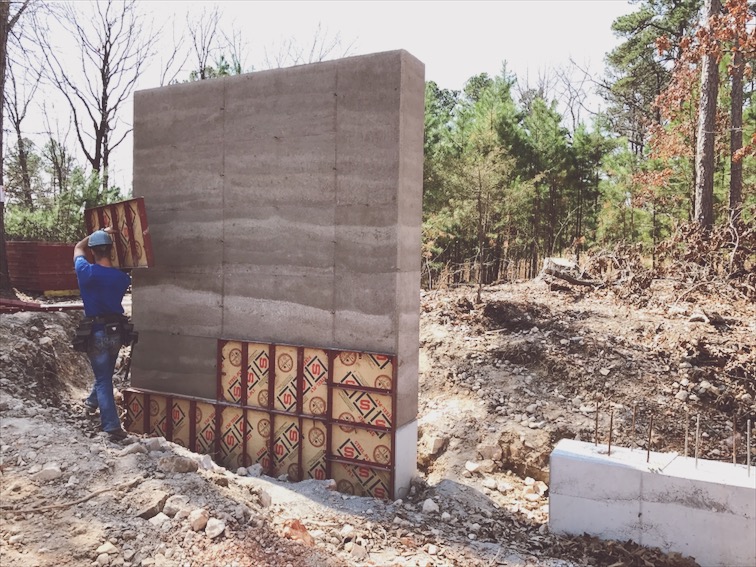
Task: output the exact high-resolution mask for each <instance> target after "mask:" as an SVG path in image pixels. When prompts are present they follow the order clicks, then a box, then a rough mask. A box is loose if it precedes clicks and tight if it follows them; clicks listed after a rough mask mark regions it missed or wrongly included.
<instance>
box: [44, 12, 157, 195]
mask: <svg viewBox="0 0 756 567" xmlns="http://www.w3.org/2000/svg"><path fill="white" fill-rule="evenodd" d="M89 6H90V8H91V10H92V13H93V14H94V16H93V17H87V15H85V14H83V13H82V3H75V4H72V3H69V4H66V5H64V6H63V8H62V9H61V16H62V17H61V18H59V21H60V24H61V25H62V26H63V28H64V29H65V31H66V32H67V36H68V38H69V39H70V40H72V41H73V42H75V44H76V45H77V47H78V51H79V53H78V56H79V65H80V69H81V74H80V76H78V75H76V74H74V73H71V72H70V65H68V64H67V62H63V61H62V60H61V58H60V55H59V53H60V51H59V49H58V47H57V46H56V45H54V44H53V43H52V40H51V38H52V37H53V34H51V33H49V29H48V27H47V26H44V25H39V26H38V27H37V36H38V41H39V43H40V45H41V46H42V48H43V52H44V54H45V58H46V60H47V62H48V64H49V72H48V76H47V78H48V80H49V81H50V82H51V83H52V84H53V85H54V86H55V87H56V88H57V89H58V90H59V91H60V92H61V94H62V95H63V97H64V98H65V100H66V101H67V103H68V105H69V108H70V110H71V113H72V115H73V118H74V129H75V131H76V137H77V139H78V141H79V145H80V147H81V150H82V152H83V153H84V155H85V157H86V159H87V161H88V162H89V164H90V166H91V167H92V169H93V170H94V171H96V172H98V173H100V174H101V176H102V187H103V188H107V187H108V167H109V165H110V164H109V162H110V154H111V152H112V151H113V149H114V148H115V147H117V146H118V144H120V143H121V142H122V141H123V139H124V138H125V136H126V135H127V134H128V132H129V131H130V129H127V131H126V132H125V133H121V134H119V135H118V139H117V142H116V143H115V144H113V142H112V138H113V133H114V131H115V130H116V129H117V128H118V125H119V123H120V115H121V110H122V106H123V104H124V103H125V102H126V100H127V99H128V98H129V97H130V96H131V94H132V92H133V90H134V85H135V83H136V81H137V79H138V78H139V75H140V73H141V72H142V69H143V67H144V65H145V63H146V61H147V60H148V59H149V58H150V57H151V56H152V55H153V51H154V46H155V42H156V41H157V37H158V35H157V33H156V32H154V31H153V30H152V28H151V27H149V26H147V24H146V23H145V22H144V19H143V16H142V15H140V14H139V12H138V3H137V2H136V0H106V1H105V0H103V1H100V2H94V3H90V4H89ZM82 114H83V115H84V116H85V120H81V119H80V118H81V116H82Z"/></svg>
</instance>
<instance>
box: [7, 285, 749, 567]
mask: <svg viewBox="0 0 756 567" xmlns="http://www.w3.org/2000/svg"><path fill="white" fill-rule="evenodd" d="M675 285H677V284H675V283H674V282H670V281H660V282H656V283H655V284H654V285H652V286H651V287H650V289H649V290H648V291H647V293H648V297H646V298H645V299H644V302H643V305H642V306H639V305H638V304H637V302H633V301H629V300H628V299H627V298H626V297H622V294H618V293H615V292H612V291H610V290H584V289H581V290H577V291H575V290H561V291H556V290H554V289H552V288H550V287H549V286H548V285H546V284H544V283H543V282H537V281H534V282H528V283H521V284H512V285H502V286H498V287H495V288H491V289H487V290H485V291H484V293H483V297H482V299H483V301H482V303H480V304H475V303H474V300H475V292H474V291H473V290H468V289H457V290H452V291H434V292H429V293H424V294H423V298H422V313H421V352H420V362H421V365H420V366H421V368H420V370H421V372H420V400H419V402H420V411H419V422H420V433H421V435H420V439H419V461H418V466H419V470H420V475H419V477H418V479H417V481H416V482H415V483H414V485H413V488H412V493H411V495H410V497H409V498H407V499H405V500H404V501H398V502H381V501H375V500H370V499H365V498H355V497H350V496H346V495H341V494H339V493H337V492H335V491H334V490H333V489H332V488H333V487H332V485H331V484H330V483H329V482H305V483H299V484H289V483H286V482H283V481H277V480H276V479H269V478H265V477H261V476H259V472H258V471H257V470H256V469H255V468H254V467H252V468H251V469H250V470H249V471H226V470H225V469H221V468H219V467H217V466H214V465H213V464H212V463H210V462H208V461H207V459H206V458H202V457H200V456H199V455H194V454H191V453H188V452H186V451H185V450H183V449H181V448H179V447H176V446H175V445H172V444H170V443H166V442H164V441H160V440H156V439H138V438H132V439H130V441H131V442H130V443H127V444H124V445H116V444H113V443H111V442H109V441H108V440H107V439H106V438H105V437H104V436H103V435H102V434H100V433H98V431H97V420H96V419H94V420H93V419H92V418H89V417H87V416H86V415H85V414H84V412H83V411H82V409H81V408H80V406H79V405H78V400H80V399H81V398H82V397H83V396H84V393H85V391H86V388H87V387H88V386H89V384H90V380H91V371H90V370H89V366H88V363H87V361H86V358H85V357H83V356H82V355H80V354H78V353H75V352H72V351H71V350H70V348H69V346H68V339H69V337H70V336H71V334H72V333H73V329H74V327H75V324H76V322H77V315H74V314H71V313H55V314H52V313H51V314H28V313H27V314H17V315H8V316H6V315H4V316H2V318H0V363H1V364H0V411H2V421H1V422H0V445H1V446H0V450H1V452H0V467H2V476H0V500H1V501H2V506H0V512H2V514H1V515H0V520H1V521H0V563H1V564H2V565H3V566H4V567H5V566H9V567H11V566H19V567H28V566H32V565H39V566H43V565H56V566H65V565H94V564H96V565H123V566H138V565H139V566H142V565H144V566H149V565H157V566H169V565H175V566H178V565H192V566H194V565H239V566H246V565H276V566H280V565H284V566H285V565H291V566H292V567H294V566H302V565H311V566H315V565H422V566H425V565H432V566H436V565H438V566H441V565H465V566H467V565H518V566H526V565H533V566H550V567H557V566H564V567H572V566H577V565H612V564H616V565H626V566H634V565H639V566H641V565H648V564H653V565H660V566H661V565H667V566H677V565H692V564H693V563H692V562H690V561H687V560H685V559H683V558H680V557H678V556H675V555H664V554H662V553H660V552H659V551H657V550H649V549H644V548H639V547H638V546H635V545H633V544H630V543H618V542H600V541H597V540H595V539H593V538H587V537H582V538H565V537H556V536H554V535H551V534H549V532H548V524H547V522H548V474H549V471H548V454H549V452H550V451H551V449H552V448H553V446H554V444H555V443H556V442H557V441H558V440H559V439H561V438H565V437H569V438H579V439H584V440H593V438H594V435H595V423H596V408H597V407H598V413H599V420H598V422H599V437H600V439H601V440H602V441H604V442H605V440H606V438H607V437H608V424H609V415H610V412H611V413H612V414H613V421H614V432H613V439H614V440H615V441H614V442H615V443H618V444H621V445H625V446H630V445H633V444H636V445H638V446H644V444H645V443H646V442H647V441H646V440H647V438H648V429H647V428H648V424H649V423H648V422H649V418H650V417H651V416H653V421H654V430H653V432H652V439H651V445H652V448H653V449H654V450H677V451H682V450H683V447H684V439H683V435H684V431H685V420H686V418H687V419H688V420H689V422H690V423H693V420H694V419H695V416H697V415H699V414H700V415H701V424H702V430H703V432H704V437H703V439H702V448H701V451H702V456H703V457H708V458H714V459H721V460H728V459H729V460H731V458H732V457H731V452H732V443H733V424H734V427H735V430H736V436H735V443H736V454H737V457H738V460H739V461H740V462H743V460H744V455H745V453H744V451H745V449H744V447H743V444H742V443H738V437H737V432H740V431H744V424H745V420H746V419H748V418H750V419H753V418H754V416H755V415H756V406H754V401H753V400H754V396H755V395H756V391H755V389H754V388H755V386H756V384H755V379H754V364H755V362H754V354H755V353H756V309H755V308H754V305H753V304H752V303H747V302H745V301H742V302H737V301H729V302H728V301H723V300H721V298H716V297H704V296H701V295H697V294H695V293H689V294H687V295H686V296H685V297H684V300H682V299H679V300H678V298H679V296H680V294H681V290H680V289H679V288H677V289H676V288H675ZM122 355H123V356H122V362H123V361H125V360H126V358H127V357H128V355H129V353H128V352H127V351H126V350H124V352H123V353H122ZM116 385H117V386H118V387H123V386H124V385H125V377H123V376H120V375H119V376H117V379H116ZM633 413H635V417H636V419H635V430H633V428H632V423H633ZM238 472H242V473H246V474H243V475H239V474H237V473H238Z"/></svg>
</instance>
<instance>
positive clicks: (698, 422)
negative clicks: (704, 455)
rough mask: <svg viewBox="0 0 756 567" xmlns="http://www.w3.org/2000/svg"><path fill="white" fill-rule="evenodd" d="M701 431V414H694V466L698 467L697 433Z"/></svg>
mask: <svg viewBox="0 0 756 567" xmlns="http://www.w3.org/2000/svg"><path fill="white" fill-rule="evenodd" d="M700 432H701V414H700V413H699V414H698V415H697V416H696V468H698V434H699V433H700Z"/></svg>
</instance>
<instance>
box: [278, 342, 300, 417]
mask: <svg viewBox="0 0 756 567" xmlns="http://www.w3.org/2000/svg"><path fill="white" fill-rule="evenodd" d="M274 352H275V359H276V366H275V383H274V392H273V409H276V410H279V411H285V412H288V413H297V402H298V397H299V396H298V388H297V370H298V359H299V349H297V347H292V346H284V345H276V346H275V350H274Z"/></svg>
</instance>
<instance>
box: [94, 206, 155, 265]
mask: <svg viewBox="0 0 756 567" xmlns="http://www.w3.org/2000/svg"><path fill="white" fill-rule="evenodd" d="M84 222H85V224H86V228H87V231H88V232H89V233H92V232H94V231H95V230H97V229H99V228H105V227H108V226H110V227H113V228H114V229H115V230H116V232H115V234H114V235H113V252H112V254H111V261H112V262H113V266H114V267H116V268H146V267H148V266H154V259H153V254H152V239H151V237H150V232H149V227H148V225H147V213H146V210H145V206H144V199H143V198H141V197H139V198H137V199H130V200H128V201H121V202H119V203H112V204H109V205H102V206H100V207H94V208H91V209H87V210H85V211H84Z"/></svg>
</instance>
